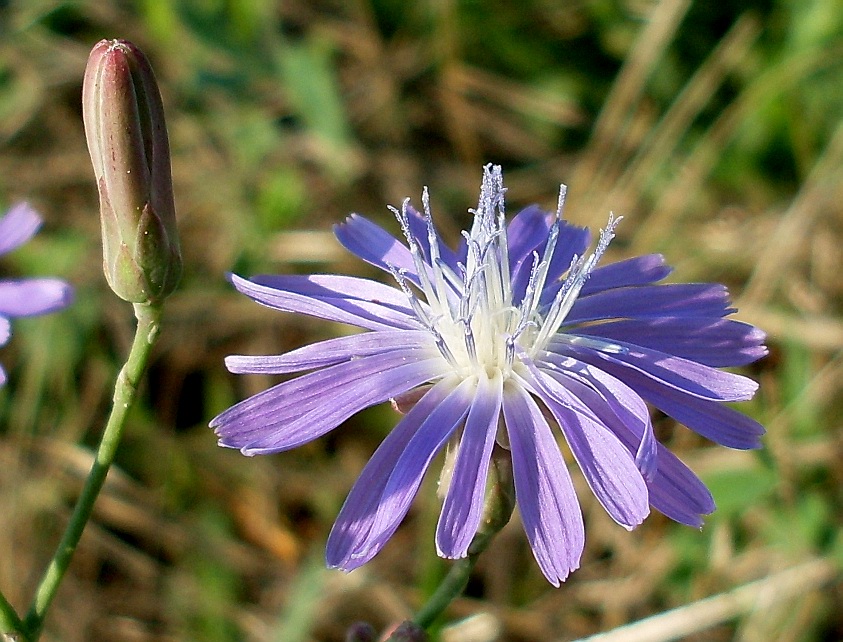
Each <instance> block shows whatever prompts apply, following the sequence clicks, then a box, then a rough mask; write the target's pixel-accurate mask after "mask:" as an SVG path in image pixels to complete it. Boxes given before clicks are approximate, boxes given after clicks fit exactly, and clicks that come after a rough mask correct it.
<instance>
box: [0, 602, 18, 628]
mask: <svg viewBox="0 0 843 642" xmlns="http://www.w3.org/2000/svg"><path fill="white" fill-rule="evenodd" d="M22 628H23V623H22V622H21V620H20V618H19V617H18V614H17V611H15V609H14V607H13V606H12V605H11V604H9V601H8V600H7V599H6V596H5V595H3V593H0V633H18V632H20V630H21V629H22Z"/></svg>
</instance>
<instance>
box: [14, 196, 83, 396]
mask: <svg viewBox="0 0 843 642" xmlns="http://www.w3.org/2000/svg"><path fill="white" fill-rule="evenodd" d="M39 227H41V217H40V216H38V213H37V212H36V211H35V210H33V209H32V208H31V207H30V206H29V205H28V204H27V203H18V204H17V205H14V206H13V207H12V208H11V209H10V210H9V211H8V212H6V214H5V215H4V216H2V217H0V254H6V253H7V252H10V251H12V250H14V249H15V248H18V247H20V246H21V245H23V244H24V243H26V242H27V241H28V240H29V239H31V238H32V237H33V236H34V235H35V233H36V232H37V231H38V228H39ZM72 298H73V290H72V288H71V287H70V286H69V285H68V284H67V283H65V282H64V281H60V280H59V279H0V345H5V343H6V342H7V341H8V340H9V336H10V335H11V324H10V323H9V320H10V319H12V318H14V317H31V316H36V315H39V314H47V313H48V312H54V311H55V310H59V309H60V308H63V307H65V306H66V305H67V304H69V303H70V301H71V299H72ZM5 382H6V373H5V371H4V370H3V368H2V367H0V384H3V383H5Z"/></svg>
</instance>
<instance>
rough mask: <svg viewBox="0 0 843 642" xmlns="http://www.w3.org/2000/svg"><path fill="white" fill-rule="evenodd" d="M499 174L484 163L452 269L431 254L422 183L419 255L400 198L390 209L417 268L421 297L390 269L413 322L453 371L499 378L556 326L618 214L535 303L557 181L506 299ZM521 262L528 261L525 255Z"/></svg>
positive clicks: (551, 233) (434, 244)
mask: <svg viewBox="0 0 843 642" xmlns="http://www.w3.org/2000/svg"><path fill="white" fill-rule="evenodd" d="M505 191H506V190H505V189H504V187H503V176H502V174H501V169H500V167H499V166H487V167H486V168H484V174H483V185H482V187H481V191H480V201H479V203H478V205H477V209H476V210H473V211H472V210H470V211H472V213H473V214H474V221H473V223H472V226H471V230H470V231H468V232H463V236H464V237H465V241H466V246H467V252H466V259H465V264H464V265H463V264H462V263H460V264H458V266H457V271H456V272H455V271H454V270H453V269H452V268H451V267H450V266H449V265H448V264H447V263H446V262H445V261H443V260H442V258H441V257H440V255H439V239H438V235H437V234H436V231H435V229H434V227H433V223H432V218H431V214H430V198H429V195H428V192H427V189H425V190H424V192H423V194H422V204H423V206H424V219H425V221H426V223H427V244H426V247H429V251H428V254H429V256H428V257H427V260H425V258H424V257H423V255H422V250H421V247H420V241H419V239H418V238H417V237H416V236H415V235H414V234H413V233H412V231H411V229H410V223H409V214H408V212H407V207H408V202H409V201H405V202H404V205H403V207H402V208H401V210H400V211H399V210H397V209H395V208H393V213H394V214H395V216H396V218H397V219H398V221H399V223H400V224H401V228H402V231H403V232H404V236H405V237H406V239H407V242H408V245H409V249H410V253H411V254H412V256H413V262H414V266H415V268H416V272H417V274H418V283H417V285H418V288H419V289H420V290H421V293H422V294H423V299H424V302H422V301H421V300H420V299H419V297H418V296H417V295H416V293H415V292H414V291H413V290H411V289H410V287H409V285H408V284H407V279H406V272H404V271H400V270H397V269H393V274H394V276H395V278H396V280H397V281H398V283H399V285H400V286H401V288H402V289H403V290H404V291H405V292H406V294H407V296H408V298H409V300H410V303H411V305H412V306H413V309H414V310H415V312H416V315H417V316H418V318H419V320H420V321H421V322H422V323H423V324H424V325H425V327H426V328H427V329H428V330H429V331H430V332H431V334H432V335H433V336H434V338H435V340H436V345H437V347H438V348H439V351H440V352H441V354H442V356H443V357H444V358H445V359H446V360H447V361H448V363H449V364H450V365H451V367H452V368H453V369H454V371H455V373H456V374H457V375H459V376H461V377H468V376H476V375H480V374H482V373H483V372H485V373H486V375H487V376H488V377H490V378H491V377H494V376H495V375H496V374H497V373H500V374H501V375H502V377H503V379H504V380H506V379H508V378H509V376H510V375H511V374H512V371H513V368H517V366H518V364H519V363H520V360H521V359H522V358H523V357H528V358H530V357H533V356H535V355H536V354H537V353H538V352H540V351H541V350H543V349H544V348H545V347H546V346H547V344H548V342H549V341H550V340H551V338H552V337H553V336H554V335H555V334H556V332H557V331H558V330H559V328H560V327H561V325H562V323H563V322H564V320H565V317H566V316H567V314H568V312H569V311H570V310H571V307H572V306H573V304H574V302H575V301H576V299H577V296H578V295H579V292H580V290H581V289H582V286H583V285H584V283H585V281H586V280H587V279H588V276H589V274H590V273H591V271H592V270H593V269H594V267H595V266H596V264H597V262H598V261H599V259H600V257H601V256H602V255H603V253H604V252H605V250H606V248H607V247H608V245H609V243H610V241H611V240H612V238H613V237H614V229H615V226H616V225H617V223H618V222H619V221H620V218H618V219H615V218H613V217H610V218H609V223H608V225H607V226H606V229H605V230H603V231H602V232H601V234H600V240H599V242H598V244H597V248H596V249H595V251H594V252H593V253H592V254H591V255H590V256H589V257H588V258H585V257H577V256H574V258H573V260H572V261H571V265H570V267H569V269H568V271H567V272H566V274H565V275H564V276H563V277H562V279H563V280H562V283H561V286H560V287H559V289H558V291H557V293H556V295H555V296H554V298H553V300H552V301H551V302H550V303H548V304H544V305H542V304H541V303H540V302H541V300H542V296H541V295H542V292H543V291H544V290H545V288H546V287H547V286H549V285H551V284H550V283H548V270H549V268H550V263H551V258H552V257H553V253H554V251H555V249H556V242H557V239H558V237H559V229H560V221H561V215H562V208H563V204H564V200H565V186H564V185H563V186H562V188H561V189H560V193H559V204H558V207H557V211H556V218H555V220H554V221H553V223H552V224H551V226H550V229H549V230H548V237H547V242H546V244H545V246H544V249H543V251H542V253H541V255H540V254H539V252H538V251H534V252H533V253H532V262H531V269H530V277H529V280H528V282H527V287H526V290H525V292H524V296H523V298H521V299H520V301H514V299H513V288H512V283H511V273H510V261H509V246H508V244H507V235H506V218H505V209H504V193H505ZM525 260H530V259H529V258H525Z"/></svg>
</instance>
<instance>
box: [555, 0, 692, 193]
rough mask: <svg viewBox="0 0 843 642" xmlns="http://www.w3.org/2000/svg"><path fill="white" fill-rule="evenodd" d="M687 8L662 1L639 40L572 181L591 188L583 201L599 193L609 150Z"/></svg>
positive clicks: (684, 0) (685, 3) (683, 1)
mask: <svg viewBox="0 0 843 642" xmlns="http://www.w3.org/2000/svg"><path fill="white" fill-rule="evenodd" d="M690 6H691V3H690V1H689V0H662V2H660V3H659V5H658V6H657V7H656V8H655V9H654V10H653V12H652V14H651V15H650V18H649V22H648V24H647V26H646V28H645V29H644V30H643V31H642V32H641V34H640V35H639V36H638V38H637V40H636V44H635V47H634V48H633V49H632V51H631V52H630V54H629V57H628V58H627V59H626V62H625V63H624V65H623V68H622V69H621V71H620V74H619V75H618V78H617V80H616V81H615V83H614V85H613V86H612V90H611V92H610V93H609V95H608V96H607V98H606V103H605V106H604V107H603V109H602V111H601V112H600V116H599V117H598V119H597V122H596V123H595V125H594V133H593V135H592V137H591V141H590V142H589V145H588V147H587V148H586V149H585V150H584V153H583V155H582V158H581V160H580V161H579V163H578V164H577V168H576V170H575V171H574V175H573V178H572V180H571V183H572V184H573V185H588V186H590V187H589V190H590V191H589V192H587V193H586V192H584V193H583V194H582V196H583V198H584V200H589V197H590V195H592V194H599V193H601V191H602V189H603V187H604V182H605V180H604V179H605V163H606V162H607V159H609V158H610V157H611V156H612V148H613V147H615V146H616V145H617V143H618V141H619V140H620V139H621V136H622V132H623V130H624V127H625V125H626V120H627V119H626V115H627V114H629V113H631V112H632V111H633V109H632V106H633V105H634V104H635V103H636V102H637V101H638V99H639V98H640V96H641V93H642V92H643V91H644V85H645V83H646V81H647V78H648V77H649V75H650V74H651V73H652V72H653V69H655V67H656V61H657V60H658V59H659V57H660V56H661V55H662V54H663V53H664V51H665V49H666V48H667V45H668V44H669V43H670V40H671V38H672V37H673V35H674V34H675V33H676V30H677V29H678V27H679V23H680V22H681V21H682V18H683V17H684V15H685V12H686V11H687V10H688V8H689V7H690Z"/></svg>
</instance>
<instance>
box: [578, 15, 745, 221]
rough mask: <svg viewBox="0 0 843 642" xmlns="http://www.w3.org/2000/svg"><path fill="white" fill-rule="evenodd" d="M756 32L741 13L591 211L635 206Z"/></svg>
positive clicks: (738, 60) (743, 55) (743, 53)
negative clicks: (600, 201) (648, 183)
mask: <svg viewBox="0 0 843 642" xmlns="http://www.w3.org/2000/svg"><path fill="white" fill-rule="evenodd" d="M759 32H760V25H759V23H758V20H757V19H756V18H755V17H753V16H751V15H749V14H744V15H743V16H742V17H741V18H740V19H739V20H738V21H737V22H736V23H735V24H734V26H733V27H732V28H731V29H730V30H729V33H727V34H726V36H724V38H723V39H722V40H721V41H720V42H719V43H718V45H717V47H716V48H715V49H714V51H712V52H711V54H710V55H709V57H708V58H707V59H706V61H705V62H704V63H703V64H702V65H701V66H700V68H699V69H698V70H697V72H696V73H695V74H694V76H693V77H692V78H691V79H690V80H689V81H688V83H687V84H686V85H685V88H684V90H683V91H682V93H681V94H679V96H678V97H677V98H676V100H675V101H674V102H673V103H672V104H671V106H670V108H669V109H668V111H667V112H666V113H665V115H664V116H663V117H662V119H661V121H660V122H659V124H658V125H657V126H656V128H655V129H654V130H653V132H652V134H651V135H650V136H649V137H648V138H647V140H645V141H644V144H643V145H641V147H640V148H639V149H638V150H637V152H636V153H635V156H634V157H633V158H632V160H631V161H630V162H629V163H628V164H627V166H626V168H625V169H624V171H623V174H622V175H621V176H620V177H619V178H618V180H617V181H615V184H614V186H613V188H612V189H611V191H610V192H609V193H608V195H607V196H606V198H605V199H603V202H602V203H601V204H600V205H599V206H598V207H596V208H594V210H593V211H594V212H595V213H600V216H603V214H602V213H603V212H606V211H608V210H610V209H612V208H613V207H615V208H616V207H617V203H619V202H620V203H624V206H625V207H626V208H629V209H633V208H634V207H635V206H636V203H637V202H639V201H640V200H641V199H642V198H643V197H644V195H645V194H644V190H645V188H646V186H647V182H648V180H650V179H651V178H652V177H653V176H654V175H656V172H657V171H658V169H659V167H660V166H664V164H665V163H667V162H669V159H670V156H671V154H672V153H673V152H674V150H675V149H676V147H677V145H678V144H679V141H680V140H681V138H682V136H683V134H685V133H686V132H687V130H688V127H689V126H690V125H691V123H692V122H693V120H694V118H696V117H697V116H698V115H699V113H700V111H702V109H703V108H704V107H705V105H706V104H707V103H708V102H709V101H710V100H711V97H712V96H713V95H714V93H715V91H716V90H717V87H718V86H719V85H720V84H721V83H722V82H723V80H724V78H725V77H726V76H727V75H728V74H729V73H730V72H731V71H733V70H734V69H735V68H736V67H737V66H738V65H739V64H740V63H741V62H743V59H744V57H745V56H746V54H747V52H748V51H749V48H750V46H751V45H752V43H753V42H755V39H756V38H757V37H758V34H759Z"/></svg>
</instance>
